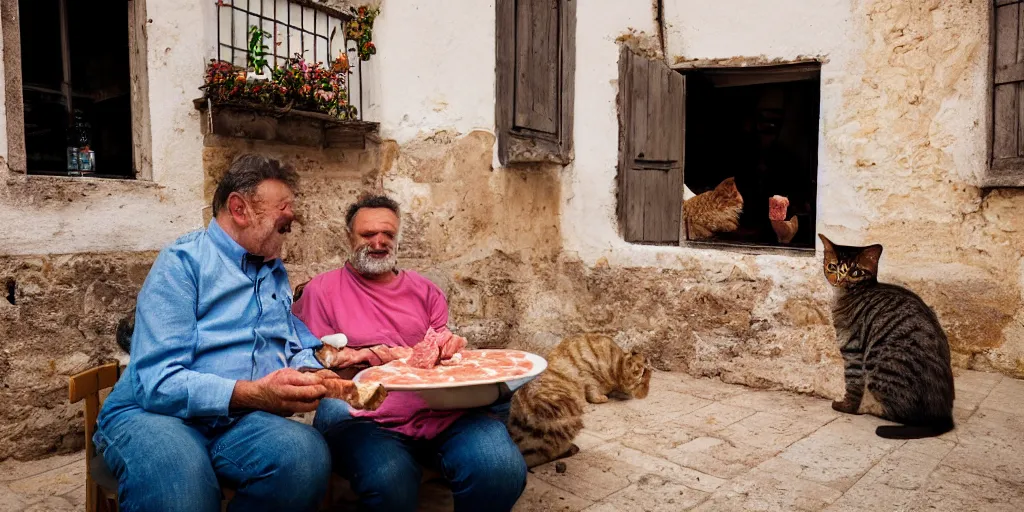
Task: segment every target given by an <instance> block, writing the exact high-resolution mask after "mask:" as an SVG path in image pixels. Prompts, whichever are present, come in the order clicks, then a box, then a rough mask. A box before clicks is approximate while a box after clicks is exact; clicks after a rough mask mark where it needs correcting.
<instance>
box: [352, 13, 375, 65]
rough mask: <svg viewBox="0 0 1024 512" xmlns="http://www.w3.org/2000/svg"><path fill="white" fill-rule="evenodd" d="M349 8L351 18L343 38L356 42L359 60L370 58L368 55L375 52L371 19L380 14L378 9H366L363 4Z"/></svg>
mask: <svg viewBox="0 0 1024 512" xmlns="http://www.w3.org/2000/svg"><path fill="white" fill-rule="evenodd" d="M350 9H351V11H352V18H353V19H352V20H351V21H349V22H348V23H347V24H346V26H345V40H347V41H355V42H356V50H357V52H358V53H359V58H360V59H361V60H364V61H367V60H370V55H374V54H376V53H377V47H376V46H374V44H373V21H374V20H375V19H377V15H378V14H380V9H368V8H366V7H365V6H363V7H360V8H359V9H356V8H354V7H350Z"/></svg>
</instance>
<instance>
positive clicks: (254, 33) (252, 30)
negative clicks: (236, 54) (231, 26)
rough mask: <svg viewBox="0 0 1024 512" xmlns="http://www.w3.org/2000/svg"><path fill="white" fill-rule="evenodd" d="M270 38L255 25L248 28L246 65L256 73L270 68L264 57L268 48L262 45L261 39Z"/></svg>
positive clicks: (268, 34) (267, 33)
mask: <svg viewBox="0 0 1024 512" xmlns="http://www.w3.org/2000/svg"><path fill="white" fill-rule="evenodd" d="M265 37H270V32H267V31H265V30H263V29H261V28H260V27H258V26H256V25H252V26H250V27H249V53H248V55H247V63H248V65H249V67H250V68H252V70H253V71H255V72H256V73H262V72H263V68H267V67H270V65H269V64H268V63H267V59H265V58H264V55H266V54H267V50H268V47H267V45H265V44H263V38H265Z"/></svg>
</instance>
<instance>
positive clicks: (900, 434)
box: [875, 416, 954, 439]
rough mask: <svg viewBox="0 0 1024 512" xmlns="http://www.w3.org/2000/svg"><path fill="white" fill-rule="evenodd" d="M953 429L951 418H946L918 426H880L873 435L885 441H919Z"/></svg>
mask: <svg viewBox="0 0 1024 512" xmlns="http://www.w3.org/2000/svg"><path fill="white" fill-rule="evenodd" d="M953 427H954V425H953V417H952V416H948V417H945V418H938V419H935V420H933V421H931V422H929V423H923V424H920V425H882V426H880V427H878V428H876V429H875V434H876V435H878V437H884V438H886V439H921V438H923V437H936V436H941V435H942V434H945V433H946V432H949V431H950V430H953Z"/></svg>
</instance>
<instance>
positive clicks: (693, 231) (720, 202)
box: [683, 178, 743, 240]
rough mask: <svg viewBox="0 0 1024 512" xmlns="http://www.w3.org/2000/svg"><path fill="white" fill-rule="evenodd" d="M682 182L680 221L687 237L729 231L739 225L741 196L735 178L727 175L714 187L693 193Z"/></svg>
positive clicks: (706, 236) (704, 237) (695, 237)
mask: <svg viewBox="0 0 1024 512" xmlns="http://www.w3.org/2000/svg"><path fill="white" fill-rule="evenodd" d="M691 194H692V192H690V189H689V188H687V187H686V185H683V222H684V223H685V226H686V236H687V240H703V239H707V238H711V236H712V235H714V234H715V233H731V232H733V231H736V230H737V229H738V228H739V227H740V214H741V213H743V196H741V195H740V191H739V189H737V188H736V180H735V178H726V179H725V180H723V181H722V182H721V183H719V184H718V186H717V187H715V188H713V189H711V190H708V191H707V192H703V193H700V194H697V195H695V196H693V197H687V196H689V195H691Z"/></svg>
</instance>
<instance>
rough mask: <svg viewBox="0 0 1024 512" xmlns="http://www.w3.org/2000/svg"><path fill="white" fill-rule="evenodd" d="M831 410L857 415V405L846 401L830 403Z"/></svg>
mask: <svg viewBox="0 0 1024 512" xmlns="http://www.w3.org/2000/svg"><path fill="white" fill-rule="evenodd" d="M832 408H833V409H835V410H837V411H839V412H842V413H846V414H857V408H858V406H857V404H852V403H850V402H847V401H846V400H842V401H839V400H836V401H834V402H832Z"/></svg>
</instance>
